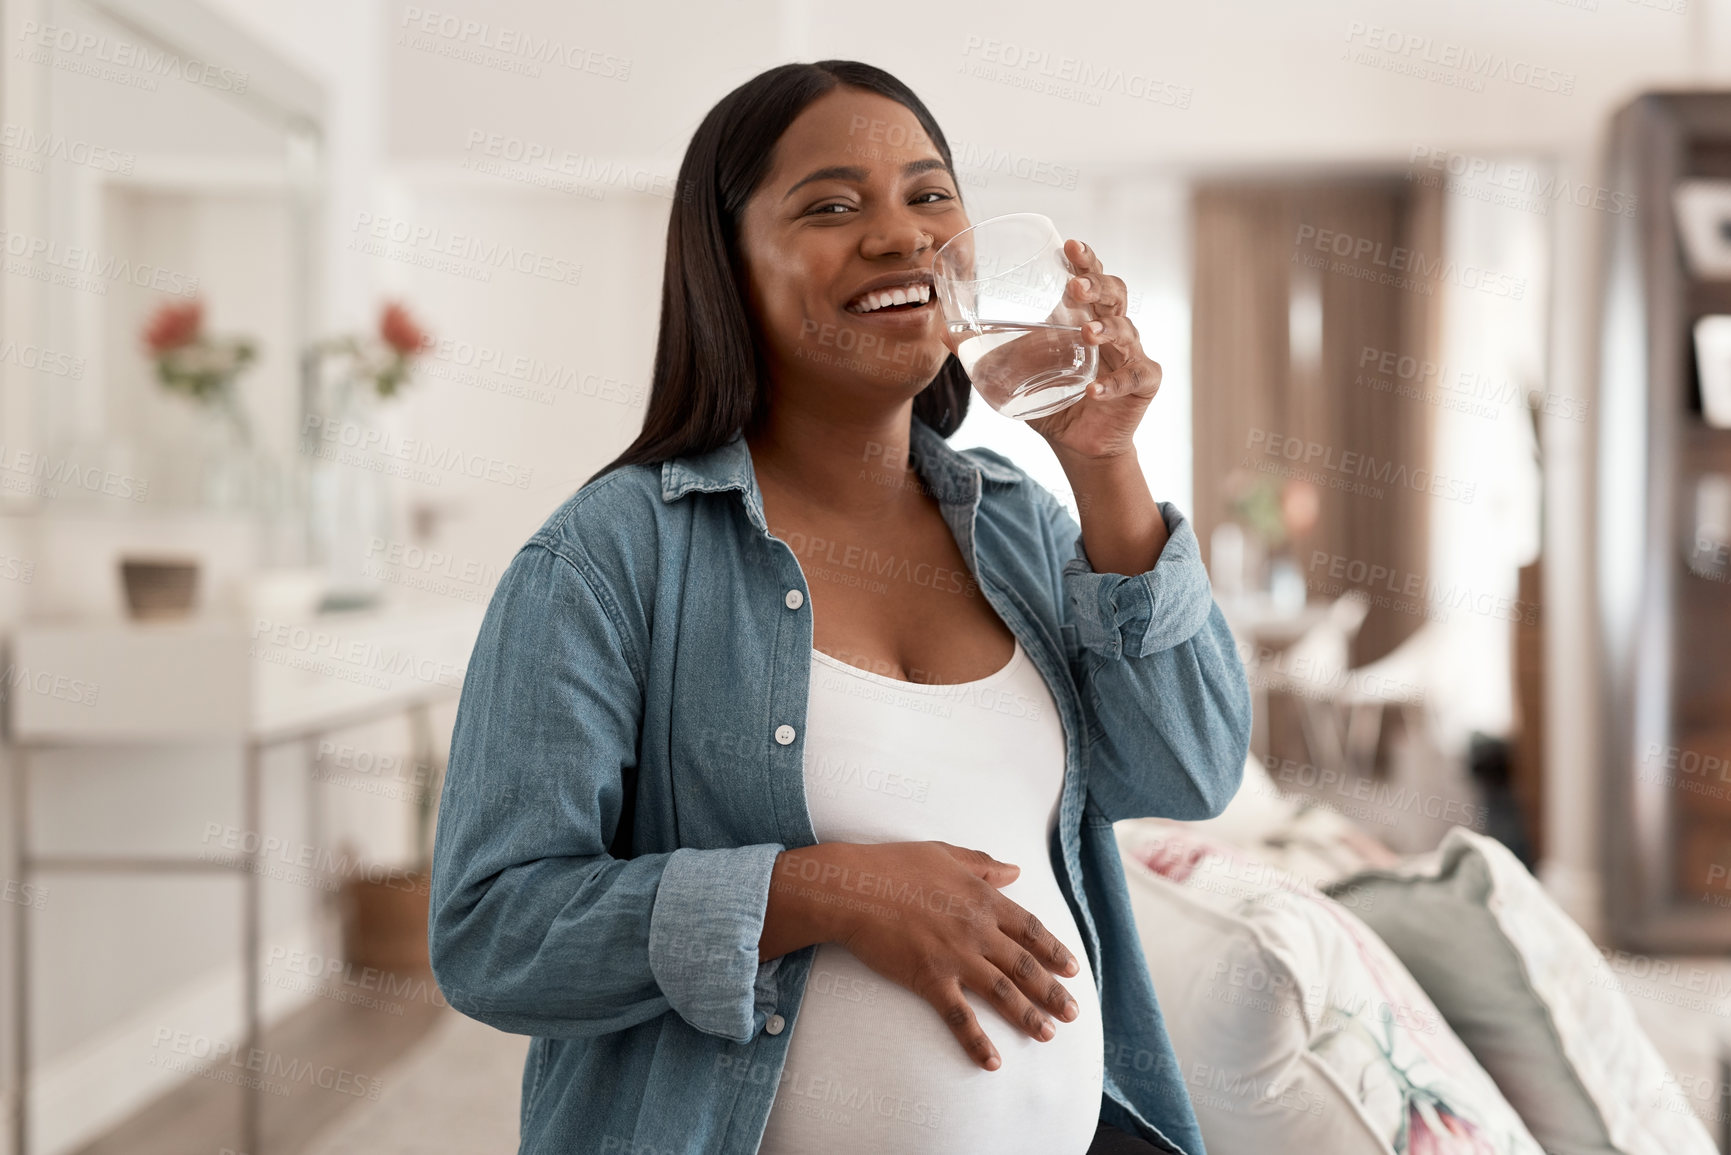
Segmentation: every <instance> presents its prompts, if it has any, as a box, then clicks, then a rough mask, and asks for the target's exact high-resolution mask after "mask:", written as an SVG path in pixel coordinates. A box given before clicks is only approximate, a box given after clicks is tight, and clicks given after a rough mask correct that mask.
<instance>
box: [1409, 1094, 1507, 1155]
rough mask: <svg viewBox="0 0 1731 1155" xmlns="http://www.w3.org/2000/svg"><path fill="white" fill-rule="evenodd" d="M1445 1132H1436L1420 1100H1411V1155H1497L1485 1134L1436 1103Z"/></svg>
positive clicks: (1434, 1106) (1442, 1129) (1435, 1111)
mask: <svg viewBox="0 0 1731 1155" xmlns="http://www.w3.org/2000/svg"><path fill="white" fill-rule="evenodd" d="M1431 1103H1432V1111H1433V1112H1434V1113H1435V1115H1436V1119H1437V1122H1438V1123H1440V1124H1441V1130H1436V1129H1433V1128H1432V1126H1431V1124H1430V1122H1429V1120H1428V1119H1427V1118H1426V1114H1425V1112H1424V1111H1422V1110H1421V1109H1420V1108H1419V1102H1418V1100H1417V1099H1416V1098H1414V1099H1409V1100H1407V1116H1406V1118H1407V1147H1406V1150H1407V1155H1496V1148H1495V1147H1493V1146H1492V1145H1491V1141H1490V1139H1489V1138H1487V1137H1486V1135H1485V1133H1484V1132H1483V1131H1480V1130H1479V1129H1478V1127H1476V1126H1474V1125H1473V1124H1472V1123H1469V1122H1467V1121H1466V1120H1465V1119H1463V1118H1461V1117H1460V1116H1459V1115H1456V1114H1455V1113H1454V1112H1453V1111H1450V1110H1449V1109H1448V1108H1447V1107H1446V1106H1444V1105H1443V1104H1442V1103H1441V1102H1440V1101H1438V1100H1435V1099H1432V1100H1431Z"/></svg>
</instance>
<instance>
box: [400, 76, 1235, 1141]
mask: <svg viewBox="0 0 1731 1155" xmlns="http://www.w3.org/2000/svg"><path fill="white" fill-rule="evenodd" d="M968 223H969V222H968V217H967V214H966V213H965V211H964V209H963V206H962V199H961V196H960V193H959V192H958V191H957V184H956V178H955V173H954V172H953V171H952V168H951V158H950V150H949V146H948V144H947V143H946V142H945V139H944V136H943V133H942V132H940V131H939V129H938V126H937V124H936V123H935V122H934V121H933V119H932V117H931V114H930V113H929V112H928V111H927V110H926V108H925V106H924V105H923V104H922V103H921V102H920V101H919V99H918V98H916V97H915V96H914V94H913V93H912V92H910V91H909V90H908V89H907V88H906V87H905V86H904V85H902V84H901V83H900V82H898V81H897V80H896V79H895V78H893V77H891V76H889V75H888V74H886V73H884V72H882V71H880V70H878V69H875V68H872V67H869V66H867V65H864V64H858V63H854V62H848V61H824V62H821V63H817V64H792V65H785V66H783V67H780V68H776V69H772V70H770V71H768V72H765V73H763V74H762V75H760V76H757V77H756V78H754V79H752V80H750V81H748V82H747V83H746V84H744V85H742V86H741V87H739V88H738V89H736V90H735V91H733V92H732V93H730V94H729V95H728V96H727V97H726V98H725V99H723V100H722V101H721V102H720V103H719V104H718V105H716V107H715V108H714V109H712V110H711V111H710V113H709V114H708V116H707V117H706V118H705V119H704V121H703V123H702V124H701V125H700V127H699V128H698V130H697V132H696V134H695V136H694V137H693V139H692V141H691V144H690V146H689V148H688V149H687V151H686V154H685V159H684V162H683V164H682V165H681V168H680V172H679V184H678V195H677V196H676V198H675V199H674V203H673V206H672V219H671V223H670V226H669V229H668V236H667V256H666V272H665V279H664V283H663V287H662V298H661V320H660V336H659V342H658V345H657V349H656V356H655V367H654V372H653V377H652V390H651V393H650V398H649V410H648V414H647V417H646V419H645V421H644V425H643V430H642V433H641V434H640V435H639V436H638V438H637V439H636V441H634V442H633V443H632V445H631V446H630V447H629V448H628V449H627V450H626V451H625V452H624V453H623V454H622V455H621V456H620V457H619V458H618V459H616V460H615V461H613V462H611V463H610V464H609V465H607V466H606V467H605V468H603V469H602V470H601V471H600V472H599V473H597V474H596V475H595V476H593V477H591V478H590V479H589V480H588V481H587V482H586V483H584V485H583V486H582V487H581V488H580V489H579V490H578V491H577V492H576V493H575V494H574V495H573V496H571V497H570V498H569V499H567V500H566V501H565V503H564V504H563V505H561V506H560V507H559V508H558V509H557V510H555V511H554V512H553V514H552V516H551V517H549V518H548V519H547V521H546V523H545V524H544V525H543V526H542V527H541V528H540V530H538V531H537V532H536V533H535V534H534V535H533V536H532V537H530V539H529V540H528V542H527V543H526V544H525V545H524V546H523V548H522V549H521V550H520V551H519V552H518V553H517V555H516V556H515V557H514V558H513V559H512V561H511V563H510V565H509V567H508V568H507V569H506V570H505V572H504V573H503V575H502V576H501V578H500V581H499V585H498V588H497V590H496V591H495V593H494V595H493V598H492V602H491V604H490V605H489V607H488V610H487V615H486V619H485V622H484V624H483V625H482V628H481V633H480V637H479V639H478V640H477V642H476V645H475V650H474V654H473V657H472V659H471V662H470V664H469V667H468V675H467V679H466V681H465V683H464V687H463V695H462V702H461V705H460V708H459V711H458V715H457V723H456V729H455V733H454V734H453V737H452V748H451V757H450V765H449V771H448V776H447V779H446V784H445V790H444V795H443V798H442V800H441V803H440V811H439V825H438V835H437V843H436V849H435V854H434V864H433V887H432V900H431V901H432V913H431V929H430V945H431V951H432V960H433V966H434V970H435V973H436V974H437V976H438V980H439V984H440V986H441V988H442V989H443V990H444V992H445V995H446V997H447V998H448V999H449V1001H450V1003H451V1005H452V1006H454V1007H456V1008H457V1009H458V1010H460V1011H462V1012H463V1013H465V1014H468V1015H471V1016H473V1017H474V1018H477V1019H479V1020H481V1021H483V1022H486V1023H490V1024H492V1025H493V1026H495V1027H498V1028H499V1029H501V1030H505V1031H513V1032H517V1033H521V1034H527V1035H531V1036H533V1040H532V1042H531V1043H530V1046H529V1054H528V1061H527V1064H526V1066H525V1069H524V1073H523V1100H522V1111H521V1127H522V1144H521V1148H520V1150H521V1151H522V1152H525V1153H536V1155H540V1153H545V1155H553V1153H555V1152H557V1153H560V1155H568V1153H572V1152H616V1153H619V1155H672V1153H680V1155H684V1153H688V1152H689V1153H691V1155H699V1153H704V1155H715V1153H720V1155H751V1153H753V1152H764V1153H769V1155H892V1153H907V1155H915V1153H918V1155H967V1153H973V1152H990V1153H991V1155H1021V1153H1027V1155H1084V1153H1087V1152H1094V1153H1104V1152H1123V1153H1128V1152H1148V1151H1167V1152H1176V1153H1180V1155H1202V1153H1203V1147H1202V1140H1201V1137H1200V1135H1199V1134H1198V1131H1197V1126H1196V1121H1195V1117H1194V1115H1193V1113H1192V1111H1191V1107H1190V1101H1189V1098H1188V1096H1187V1094H1186V1091H1185V1082H1186V1078H1187V1074H1188V1073H1187V1072H1186V1071H1185V1070H1184V1069H1183V1068H1182V1067H1181V1066H1180V1065H1179V1063H1178V1061H1177V1059H1176V1058H1175V1056H1174V1055H1173V1053H1172V1049H1171V1045H1170V1043H1169V1042H1168V1040H1167V1036H1166V1031H1165V1028H1164V1026H1163V1024H1162V1021H1161V1017H1160V1010H1159V1007H1158V1006H1157V1005H1156V1002H1155V998H1154V991H1153V988H1152V986H1151V985H1150V982H1149V979H1148V972H1147V967H1146V963H1145V961H1144V959H1143V956H1142V952H1141V948H1140V944H1139V940H1138V937H1137V934H1136V928H1135V926H1134V925H1133V923H1132V921H1131V915H1130V908H1129V896H1128V893H1127V891H1126V888H1125V882H1124V875H1123V871H1122V868H1121V864H1120V861H1119V858H1118V851H1117V847H1116V844H1115V842H1114V839H1113V835H1112V823H1113V822H1115V821H1117V820H1120V819H1125V818H1136V817H1142V816H1145V815H1166V816H1170V817H1175V818H1180V819H1197V818H1205V817H1208V816H1211V815H1214V814H1217V813H1218V812H1219V811H1220V810H1221V809H1222V808H1223V807H1224V806H1225V805H1226V803H1227V801H1228V800H1229V799H1230V798H1231V797H1232V795H1233V793H1234V791H1235V790H1236V789H1237V787H1238V783H1239V779H1240V775H1241V772H1242V768H1243V764H1244V759H1245V753H1246V748H1247V745H1248V742H1249V731H1250V698H1249V690H1248V686H1247V685H1246V682H1245V676H1244V671H1243V668H1242V666H1241V665H1240V663H1239V660H1238V656H1237V652H1236V650H1235V648H1234V646H1233V642H1232V638H1231V635H1230V634H1229V633H1228V631H1227V628H1226V625H1225V621H1224V619H1223V618H1222V616H1221V613H1220V610H1219V608H1218V607H1217V606H1216V605H1215V604H1214V600H1213V596H1212V594H1211V591H1210V589H1209V586H1208V579H1207V575H1206V573H1205V571H1204V569H1203V566H1202V563H1201V560H1200V556H1199V553H1198V549H1197V543H1196V537H1195V534H1194V532H1193V531H1192V529H1191V527H1190V524H1189V522H1188V521H1187V520H1186V519H1185V518H1184V516H1183V515H1182V514H1181V513H1180V512H1179V511H1178V510H1177V509H1176V508H1175V507H1173V506H1172V505H1170V504H1169V503H1165V502H1160V503H1156V502H1155V501H1154V499H1153V497H1152V496H1151V495H1150V493H1149V490H1148V487H1147V484H1146V482H1145V481H1144V479H1143V474H1142V471H1141V468H1140V466H1139V465H1138V463H1137V458H1136V451H1135V448H1134V445H1133V441H1132V435H1133V434H1134V432H1135V430H1136V427H1137V425H1138V423H1139V422H1140V421H1141V418H1142V415H1143V413H1144V411H1145V410H1146V409H1147V407H1148V404H1149V401H1150V400H1151V399H1152V398H1153V396H1154V393H1155V391H1156V389H1157V388H1158V386H1159V383H1160V367H1159V366H1158V365H1157V364H1155V363H1154V362H1153V361H1151V360H1150V359H1149V358H1148V356H1147V354H1146V353H1144V352H1143V350H1142V347H1141V344H1140V340H1139V338H1138V336H1137V333H1136V329H1135V327H1134V326H1133V325H1132V324H1131V323H1130V321H1129V319H1128V318H1127V317H1126V316H1125V314H1124V307H1125V288H1124V283H1123V282H1122V281H1121V280H1119V279H1118V278H1116V277H1114V276H1110V275H1108V274H1106V273H1105V271H1104V269H1103V267H1102V263H1101V261H1100V259H1099V257H1098V256H1097V255H1096V254H1095V253H1094V252H1093V250H1092V249H1090V248H1088V247H1086V246H1084V245H1083V244H1081V243H1080V242H1077V241H1074V240H1072V241H1069V242H1067V243H1066V249H1065V251H1066V255H1067V256H1068V257H1069V259H1070V261H1071V263H1072V265H1073V266H1074V267H1075V269H1076V270H1077V274H1078V275H1077V276H1076V277H1075V278H1073V279H1072V281H1071V282H1070V284H1069V288H1068V289H1067V293H1068V294H1069V297H1070V299H1071V300H1072V301H1073V302H1076V303H1086V304H1088V305H1089V306H1091V308H1092V309H1093V311H1094V314H1095V315H1096V316H1097V317H1098V318H1099V324H1098V325H1097V326H1094V327H1092V328H1091V329H1090V331H1088V332H1087V334H1086V336H1085V339H1086V340H1088V341H1090V342H1093V343H1095V344H1097V345H1098V346H1099V351H1100V358H1101V371H1100V376H1099V381H1098V383H1097V385H1096V386H1094V387H1091V389H1090V391H1089V393H1088V394H1087V395H1086V396H1085V397H1084V398H1083V399H1082V400H1081V401H1079V402H1077V403H1075V404H1073V405H1071V406H1070V407H1068V408H1066V409H1063V410H1060V411H1059V412H1057V413H1053V414H1050V415H1048V416H1046V417H1043V418H1039V419H1036V420H1034V421H1031V422H1029V424H1030V426H1031V427H1032V428H1033V429H1035V430H1036V431H1037V432H1038V433H1039V434H1040V435H1041V436H1042V437H1043V438H1044V439H1045V440H1046V442H1047V443H1048V444H1049V445H1050V446H1051V448H1052V451H1053V452H1054V453H1055V455H1056V456H1057V459H1058V461H1059V463H1060V464H1061V465H1062V467H1063V469H1064V472H1065V474H1066V477H1067V480H1068V481H1069V483H1070V487H1071V489H1072V490H1073V492H1074V495H1075V502H1076V506H1077V508H1078V510H1079V511H1080V519H1081V520H1080V525H1078V523H1077V521H1076V520H1075V519H1073V518H1072V517H1071V516H1070V514H1069V513H1068V512H1067V511H1066V510H1065V508H1064V507H1063V506H1062V505H1060V504H1059V503H1058V501H1057V500H1056V499H1055V498H1054V497H1053V496H1052V495H1051V494H1050V493H1049V492H1047V491H1046V490H1045V489H1044V488H1042V487H1041V486H1040V485H1039V484H1037V483H1036V482H1034V481H1033V480H1032V479H1031V478H1030V477H1029V476H1028V475H1027V474H1026V473H1025V472H1024V471H1023V470H1021V469H1020V468H1018V467H1017V466H1016V465H1015V464H1014V463H1012V462H1011V461H1010V460H1009V459H1008V458H1006V457H1004V456H1002V455H1001V454H998V453H996V452H993V451H991V450H985V449H973V450H968V451H958V450H955V449H953V448H951V447H950V446H949V444H948V443H947V441H946V438H948V437H949V435H950V434H951V433H953V432H954V431H955V430H956V428H957V426H959V425H960V424H961V421H962V418H963V417H964V416H965V414H966V412H967V407H968V400H969V394H970V390H969V384H968V380H967V378H966V376H965V375H964V374H963V372H962V369H961V366H960V364H959V362H957V361H956V359H955V358H954V357H953V356H952V355H951V354H950V350H949V348H948V347H947V346H946V344H945V340H944V337H945V334H944V325H943V318H942V315H941V312H940V311H939V309H938V306H937V303H936V301H935V300H934V299H933V296H932V292H931V264H932V258H933V255H934V253H935V252H936V251H937V249H938V247H939V246H940V245H942V244H943V243H944V242H945V241H946V240H948V239H949V238H950V237H951V236H953V235H954V234H955V233H957V232H958V231H960V230H961V229H963V228H966V227H967V225H968Z"/></svg>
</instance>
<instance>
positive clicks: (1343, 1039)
mask: <svg viewBox="0 0 1731 1155" xmlns="http://www.w3.org/2000/svg"><path fill="white" fill-rule="evenodd" d="M1116 833H1117V836H1118V846H1119V851H1120V853H1121V855H1122V857H1123V860H1124V872H1125V877H1126V880H1127V882H1128V884H1129V888H1130V898H1131V904H1132V909H1133V911H1134V914H1135V919H1136V927H1137V932H1138V935H1139V937H1140V939H1141V942H1142V950H1143V953H1144V954H1145V955H1146V956H1147V959H1148V967H1149V973H1150V976H1151V977H1152V979H1153V982H1154V990H1155V993H1156V994H1157V995H1158V996H1159V999H1160V1007H1161V1011H1162V1013H1163V1015H1164V1017H1165V1021H1166V1029H1167V1031H1168V1033H1169V1034H1170V1036H1171V1039H1172V1045H1173V1049H1174V1051H1175V1052H1176V1054H1177V1057H1178V1060H1179V1064H1180V1066H1181V1068H1182V1073H1183V1078H1184V1081H1185V1085H1186V1088H1187V1089H1188V1091H1189V1094H1190V1099H1191V1103H1192V1104H1193V1106H1194V1107H1195V1110H1196V1118H1197V1122H1198V1123H1199V1124H1200V1125H1201V1129H1202V1137H1203V1139H1204V1141H1205V1142H1206V1143H1207V1145H1208V1151H1209V1155H1275V1153H1281V1155H1284V1153H1286V1152H1296V1153H1303V1155H1311V1153H1315V1155H1389V1153H1390V1152H1394V1153H1395V1155H1441V1153H1451V1155H1452V1153H1460V1155H1543V1152H1542V1151H1541V1149H1540V1147H1539V1145H1538V1144H1537V1143H1536V1142H1535V1141H1534V1140H1533V1137H1532V1136H1531V1135H1530V1134H1529V1133H1528V1132H1527V1129H1526V1128H1525V1126H1523V1125H1522V1123H1521V1120H1520V1118H1519V1117H1518V1116H1517V1115H1516V1114H1515V1112H1514V1110H1513V1109H1512V1108H1511V1107H1510V1106H1509V1105H1508V1103H1507V1102H1505V1101H1504V1099H1503V1097H1502V1095H1501V1094H1500V1093H1499V1092H1498V1091H1497V1088H1496V1084H1495V1083H1493V1082H1492V1081H1491V1079H1490V1077H1489V1076H1488V1075H1487V1074H1485V1072H1484V1070H1483V1068H1481V1067H1480V1066H1479V1065H1478V1063H1477V1062H1476V1061H1475V1060H1474V1059H1473V1056H1472V1054H1471V1053H1470V1052H1469V1051H1468V1050H1467V1049H1466V1047H1464V1046H1463V1045H1462V1044H1461V1042H1460V1040H1459V1039H1457V1038H1456V1037H1455V1035H1454V1032H1453V1031H1451V1030H1450V1029H1449V1026H1448V1024H1447V1022H1445V1021H1444V1019H1443V1017H1442V1015H1441V1014H1440V1013H1438V1011H1437V1009H1436V1007H1435V1006H1433V1005H1432V1004H1431V1001H1430V1000H1429V999H1428V998H1426V997H1425V993H1424V991H1423V990H1421V989H1420V988H1419V985H1418V984H1417V983H1416V982H1414V981H1413V978H1412V976H1411V975H1409V974H1407V972H1406V970H1405V968H1404V967H1402V966H1401V964H1400V960H1398V959H1397V958H1395V957H1394V955H1393V954H1392V953H1390V951H1389V950H1388V948H1387V947H1386V946H1384V945H1383V944H1382V943H1381V942H1380V941H1379V940H1378V939H1377V937H1376V935H1374V934H1372V933H1371V932H1370V930H1369V929H1367V928H1366V926H1365V925H1364V923H1363V922H1361V921H1360V920H1359V919H1358V918H1357V916H1355V915H1354V914H1353V913H1352V912H1351V911H1350V910H1348V909H1346V907H1345V906H1343V905H1342V904H1340V903H1338V902H1335V901H1333V900H1332V899H1329V898H1327V897H1326V896H1324V895H1322V894H1320V893H1318V892H1317V891H1316V890H1315V889H1313V888H1312V887H1310V886H1309V885H1307V884H1306V883H1305V882H1304V881H1302V880H1301V879H1298V878H1295V877H1293V876H1290V875H1286V874H1283V873H1282V872H1280V871H1278V870H1277V869H1275V868H1274V867H1272V866H1271V865H1270V864H1268V863H1266V862H1261V861H1258V860H1256V859H1254V858H1251V857H1249V856H1247V855H1244V854H1242V853H1240V852H1238V851H1237V850H1236V849H1235V848H1233V847H1231V846H1230V845H1227V844H1225V843H1221V842H1217V841H1215V840H1214V839H1212V838H1209V837H1207V836H1205V835H1201V834H1198V833H1196V832H1194V831H1192V830H1188V829H1186V828H1185V827H1184V826H1182V825H1179V824H1171V823H1161V822H1158V821H1157V820H1144V821H1132V822H1121V823H1118V824H1117V827H1116ZM1116 1077H1118V1078H1120V1079H1122V1078H1123V1077H1124V1076H1122V1075H1117V1076H1116Z"/></svg>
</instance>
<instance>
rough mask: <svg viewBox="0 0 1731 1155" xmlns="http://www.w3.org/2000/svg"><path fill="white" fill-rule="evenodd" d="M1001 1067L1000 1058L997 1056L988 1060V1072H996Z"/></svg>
mask: <svg viewBox="0 0 1731 1155" xmlns="http://www.w3.org/2000/svg"><path fill="white" fill-rule="evenodd" d="M1000 1065H1001V1064H1000V1063H999V1062H998V1056H996V1055H993V1056H992V1057H991V1058H989V1059H987V1060H986V1070H988V1071H995V1070H997V1069H998V1067H999V1066H1000Z"/></svg>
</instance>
